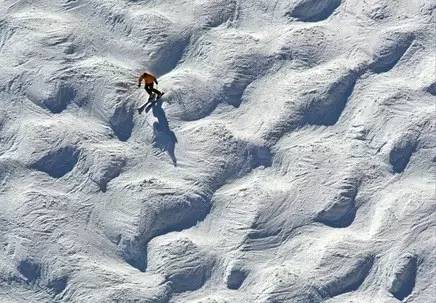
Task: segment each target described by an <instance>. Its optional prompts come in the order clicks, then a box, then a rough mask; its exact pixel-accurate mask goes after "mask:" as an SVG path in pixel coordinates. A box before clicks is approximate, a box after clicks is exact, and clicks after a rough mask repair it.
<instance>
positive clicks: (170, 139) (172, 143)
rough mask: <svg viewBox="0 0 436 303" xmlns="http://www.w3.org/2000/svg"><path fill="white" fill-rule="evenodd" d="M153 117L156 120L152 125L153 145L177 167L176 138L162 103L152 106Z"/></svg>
mask: <svg viewBox="0 0 436 303" xmlns="http://www.w3.org/2000/svg"><path fill="white" fill-rule="evenodd" d="M152 106H153V107H152V110H153V116H155V117H156V118H157V122H154V123H153V134H154V139H153V145H154V146H155V147H158V148H160V149H161V150H164V151H166V152H167V153H168V155H169V156H170V158H171V160H172V161H173V164H174V166H177V158H176V155H175V149H176V143H177V137H176V134H175V133H174V132H173V131H172V130H171V129H170V127H169V124H168V119H167V117H166V115H165V111H164V110H163V108H162V101H158V102H156V103H155V104H153V105H152Z"/></svg>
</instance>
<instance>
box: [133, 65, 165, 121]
mask: <svg viewBox="0 0 436 303" xmlns="http://www.w3.org/2000/svg"><path fill="white" fill-rule="evenodd" d="M142 81H144V83H145V85H144V88H145V90H146V92H147V93H148V94H149V96H150V97H149V98H148V101H147V102H146V103H144V104H143V105H141V106H140V107H139V108H138V113H139V114H141V113H142V112H143V111H144V109H145V111H146V112H148V111H149V110H150V109H151V107H152V106H153V105H154V104H155V103H156V102H157V100H158V99H159V98H160V97H162V95H163V94H164V93H163V92H160V91H158V90H157V89H155V88H154V87H153V85H154V83H156V84H157V79H156V77H155V76H153V75H152V74H149V73H143V74H142V75H141V76H140V77H139V79H138V87H141V83H142ZM155 94H156V95H157V99H155V98H154V95H155Z"/></svg>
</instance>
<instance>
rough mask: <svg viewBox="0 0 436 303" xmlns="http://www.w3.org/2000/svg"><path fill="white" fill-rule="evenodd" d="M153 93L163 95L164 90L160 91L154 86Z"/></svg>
mask: <svg viewBox="0 0 436 303" xmlns="http://www.w3.org/2000/svg"><path fill="white" fill-rule="evenodd" d="M152 91H153V93H155V94H157V95H158V96H160V95H162V92H160V91H158V90H157V89H155V88H152Z"/></svg>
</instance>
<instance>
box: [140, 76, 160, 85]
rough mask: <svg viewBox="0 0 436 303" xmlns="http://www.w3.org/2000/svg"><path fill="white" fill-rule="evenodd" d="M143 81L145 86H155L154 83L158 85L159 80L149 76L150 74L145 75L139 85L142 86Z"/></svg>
mask: <svg viewBox="0 0 436 303" xmlns="http://www.w3.org/2000/svg"><path fill="white" fill-rule="evenodd" d="M142 80H144V82H145V85H150V84H151V85H153V82H154V83H156V84H157V79H156V77H155V76H153V75H151V74H148V73H143V74H142V75H141V76H140V77H139V79H138V85H139V86H140V85H141V83H142Z"/></svg>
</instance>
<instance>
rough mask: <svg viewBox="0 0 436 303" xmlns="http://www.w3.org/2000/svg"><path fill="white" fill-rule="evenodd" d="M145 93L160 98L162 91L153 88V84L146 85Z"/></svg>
mask: <svg viewBox="0 0 436 303" xmlns="http://www.w3.org/2000/svg"><path fill="white" fill-rule="evenodd" d="M144 89H145V91H146V92H147V93H148V94H149V95H150V96H151V94H153V93H155V94H157V95H158V96H159V95H160V94H161V92H160V91H158V90H157V89H155V88H153V83H152V84H146V85H145V86H144Z"/></svg>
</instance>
